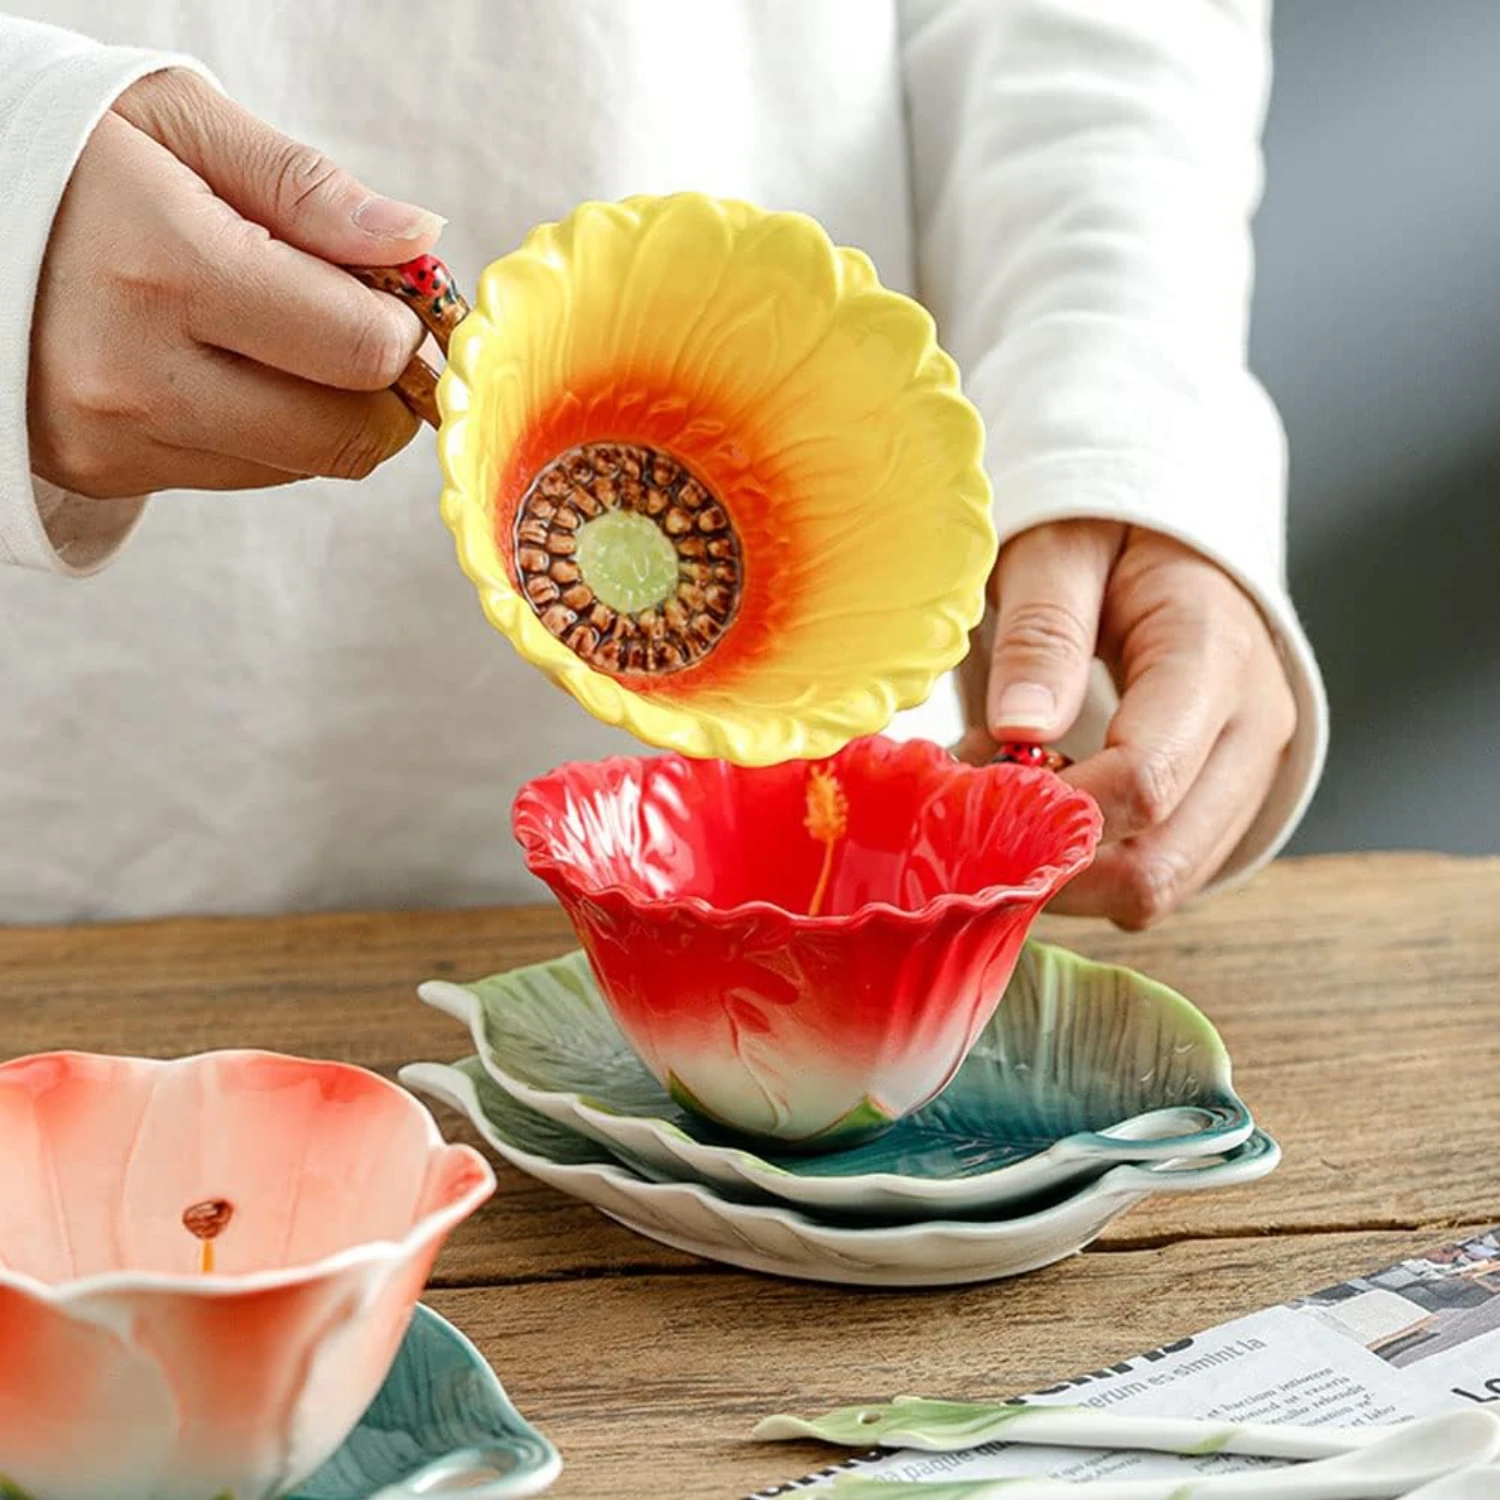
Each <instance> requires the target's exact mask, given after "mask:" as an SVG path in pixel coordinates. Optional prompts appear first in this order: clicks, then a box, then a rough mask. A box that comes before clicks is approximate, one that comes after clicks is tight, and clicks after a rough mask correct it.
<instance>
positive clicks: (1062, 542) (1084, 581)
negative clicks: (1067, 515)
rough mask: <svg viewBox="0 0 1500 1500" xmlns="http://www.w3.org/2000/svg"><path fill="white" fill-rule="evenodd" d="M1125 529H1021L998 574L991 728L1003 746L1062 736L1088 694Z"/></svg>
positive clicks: (1091, 525)
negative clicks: (1007, 742)
mask: <svg viewBox="0 0 1500 1500" xmlns="http://www.w3.org/2000/svg"><path fill="white" fill-rule="evenodd" d="M1122 538H1123V531H1122V530H1121V528H1119V527H1115V526H1110V525H1102V524H1099V523H1095V522H1060V523H1057V524H1055V525H1049V526H1039V527H1037V528H1036V529H1035V530H1032V531H1025V532H1022V533H1021V534H1020V535H1019V536H1018V537H1016V538H1015V539H1014V540H1013V541H1011V542H1010V543H1008V544H1007V545H1006V547H1005V550H1004V551H1003V552H1002V553H1001V554H1000V561H999V563H998V565H997V567H996V570H995V587H996V593H997V596H998V598H997V616H996V620H995V637H994V647H993V652H992V655H991V658H990V680H989V688H988V692H987V694H986V705H985V717H986V720H987V724H986V727H987V728H988V729H989V732H990V734H991V735H992V736H993V737H994V738H995V739H996V740H999V741H1004V740H1024V741H1034V742H1045V741H1047V740H1054V739H1057V738H1058V737H1060V736H1061V735H1063V734H1065V733H1066V732H1067V731H1068V730H1069V729H1070V728H1071V727H1072V724H1073V721H1074V720H1075V719H1076V718H1077V717H1078V713H1079V710H1080V709H1081V708H1082V707H1083V700H1084V695H1085V693H1086V692H1087V691H1088V680H1089V670H1090V667H1091V666H1092V664H1093V660H1094V648H1095V644H1096V642H1097V640H1098V635H1099V617H1100V614H1101V613H1102V611H1103V608H1104V593H1105V588H1106V586H1107V584H1108V582H1109V573H1110V569H1111V568H1112V567H1113V565H1114V561H1115V558H1116V556H1117V555H1118V552H1119V546H1120V542H1121V540H1122Z"/></svg>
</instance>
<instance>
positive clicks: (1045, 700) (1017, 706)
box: [991, 682, 1057, 730]
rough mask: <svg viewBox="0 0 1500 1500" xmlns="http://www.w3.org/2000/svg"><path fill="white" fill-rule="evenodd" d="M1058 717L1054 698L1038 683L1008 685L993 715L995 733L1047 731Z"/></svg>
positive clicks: (1049, 689) (1050, 692)
mask: <svg viewBox="0 0 1500 1500" xmlns="http://www.w3.org/2000/svg"><path fill="white" fill-rule="evenodd" d="M1056 717H1057V694H1056V693H1054V692H1053V691H1052V689H1051V688H1049V687H1046V686H1044V685H1043V684H1042V683H1040V682H1010V683H1007V684H1006V686H1005V690H1004V691H1003V692H1002V693H1001V694H1000V697H999V699H998V701H997V702H996V704H995V710H994V713H993V715H992V718H993V719H994V721H995V722H994V724H993V725H992V726H991V727H992V728H994V729H997V730H999V729H1050V728H1051V727H1052V723H1053V720H1054V719H1055V718H1056Z"/></svg>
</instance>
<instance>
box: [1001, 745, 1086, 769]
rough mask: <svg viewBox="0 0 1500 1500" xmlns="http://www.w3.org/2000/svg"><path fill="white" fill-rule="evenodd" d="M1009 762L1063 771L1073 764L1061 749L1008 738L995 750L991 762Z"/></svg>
mask: <svg viewBox="0 0 1500 1500" xmlns="http://www.w3.org/2000/svg"><path fill="white" fill-rule="evenodd" d="M997 761H998V762H1001V763H1005V762H1009V763H1010V764H1013V765H1018V766H1041V767H1043V768H1044V769H1045V770H1048V771H1065V770H1066V769H1067V768H1068V767H1069V766H1071V765H1072V764H1073V762H1072V761H1071V760H1069V759H1068V757H1067V756H1066V755H1064V754H1063V753H1062V751H1061V750H1053V749H1051V748H1050V747H1049V746H1047V745H1029V744H1026V743H1025V742H1024V741H1022V740H1009V741H1007V742H1006V743H1005V744H1003V745H1001V747H1000V748H999V749H998V750H997V751H996V752H995V754H994V756H993V757H992V758H991V764H994V763H995V762H997Z"/></svg>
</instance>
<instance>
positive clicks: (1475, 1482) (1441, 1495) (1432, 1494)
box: [1406, 1464, 1500, 1500]
mask: <svg viewBox="0 0 1500 1500" xmlns="http://www.w3.org/2000/svg"><path fill="white" fill-rule="evenodd" d="M1406 1500H1500V1468H1494V1467H1492V1466H1491V1465H1489V1464H1485V1465H1484V1466H1483V1467H1482V1468H1478V1469H1462V1470H1460V1471H1459V1472H1458V1473H1457V1474H1446V1475H1444V1476H1443V1478H1441V1479H1434V1480H1433V1481H1432V1483H1431V1484H1424V1485H1423V1486H1422V1488H1421V1489H1419V1490H1413V1491H1412V1492H1411V1494H1409V1495H1408V1496H1407V1497H1406Z"/></svg>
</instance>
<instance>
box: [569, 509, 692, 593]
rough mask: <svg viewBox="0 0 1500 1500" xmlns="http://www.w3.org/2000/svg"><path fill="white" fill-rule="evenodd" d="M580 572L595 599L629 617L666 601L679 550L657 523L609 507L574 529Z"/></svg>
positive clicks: (672, 587) (673, 583)
mask: <svg viewBox="0 0 1500 1500" xmlns="http://www.w3.org/2000/svg"><path fill="white" fill-rule="evenodd" d="M574 556H576V557H577V559H578V571H579V572H580V573H581V574H582V575H583V581H584V582H585V583H586V584H588V586H589V587H590V588H591V589H593V591H594V597H595V598H596V599H601V600H603V602H604V603H605V604H607V605H608V606H609V607H610V608H611V609H617V610H619V611H620V612H621V613H622V614H627V615H633V614H635V612H636V611H637V610H641V609H650V608H652V607H653V606H654V605H657V604H664V603H665V602H666V601H667V599H668V598H669V597H670V596H671V595H672V594H673V593H674V592H675V591H676V588H677V549H676V547H674V546H673V545H672V543H671V541H670V540H669V539H668V537H667V534H666V533H665V532H664V531H663V530H662V529H661V527H660V526H658V525H657V524H656V522H655V521H652V520H650V519H648V518H647V517H646V516H643V515H641V514H639V513H638V512H636V511H633V510H611V511H607V512H606V513H605V514H604V515H602V516H599V517H597V518H596V519H595V520H592V521H585V522H584V524H583V525H582V526H581V527H579V530H578V551H577V552H576V553H575V554H574Z"/></svg>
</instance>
